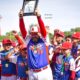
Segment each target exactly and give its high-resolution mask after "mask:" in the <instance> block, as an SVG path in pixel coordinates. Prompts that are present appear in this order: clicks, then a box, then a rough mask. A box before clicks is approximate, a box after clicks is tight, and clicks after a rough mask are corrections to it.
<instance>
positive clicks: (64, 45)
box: [61, 42, 72, 49]
mask: <svg viewBox="0 0 80 80" xmlns="http://www.w3.org/2000/svg"><path fill="white" fill-rule="evenodd" d="M71 48H72V43H70V42H63V43H62V46H61V49H71Z"/></svg>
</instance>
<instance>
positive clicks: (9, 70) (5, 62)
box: [0, 39, 17, 80]
mask: <svg viewBox="0 0 80 80" xmlns="http://www.w3.org/2000/svg"><path fill="white" fill-rule="evenodd" d="M2 44H3V48H4V50H3V51H1V52H0V54H1V64H2V69H1V80H16V79H17V78H16V65H15V64H14V63H12V62H10V61H9V58H8V57H7V55H8V54H9V53H10V52H11V50H12V41H11V40H9V39H4V40H3V41H2Z"/></svg>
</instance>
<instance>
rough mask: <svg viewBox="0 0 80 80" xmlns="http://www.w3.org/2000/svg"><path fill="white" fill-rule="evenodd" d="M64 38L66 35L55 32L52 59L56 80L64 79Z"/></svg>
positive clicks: (58, 31)
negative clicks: (62, 48) (62, 49)
mask: <svg viewBox="0 0 80 80" xmlns="http://www.w3.org/2000/svg"><path fill="white" fill-rule="evenodd" d="M63 38H64V33H63V32H62V31H60V30H56V31H54V44H53V46H55V47H54V56H53V59H52V61H53V62H52V64H53V67H52V69H53V77H54V80H61V77H62V63H63V61H62V59H63V54H62V53H61V49H60V47H61V45H62V40H63Z"/></svg>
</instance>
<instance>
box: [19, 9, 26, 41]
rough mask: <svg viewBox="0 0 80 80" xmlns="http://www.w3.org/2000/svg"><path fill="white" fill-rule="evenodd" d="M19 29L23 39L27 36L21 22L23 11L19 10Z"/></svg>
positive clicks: (22, 21)
mask: <svg viewBox="0 0 80 80" xmlns="http://www.w3.org/2000/svg"><path fill="white" fill-rule="evenodd" d="M19 28H20V31H21V34H22V37H23V38H24V39H25V38H26V35H27V31H26V28H25V24H24V20H23V11H22V10H21V11H20V13H19Z"/></svg>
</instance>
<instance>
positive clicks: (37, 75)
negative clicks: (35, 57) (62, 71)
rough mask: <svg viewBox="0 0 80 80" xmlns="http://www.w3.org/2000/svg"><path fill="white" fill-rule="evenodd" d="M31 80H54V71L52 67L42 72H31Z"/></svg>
mask: <svg viewBox="0 0 80 80" xmlns="http://www.w3.org/2000/svg"><path fill="white" fill-rule="evenodd" d="M29 80H53V76H52V71H51V68H50V66H49V65H48V68H47V69H45V70H42V71H40V72H33V71H32V70H30V71H29Z"/></svg>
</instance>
